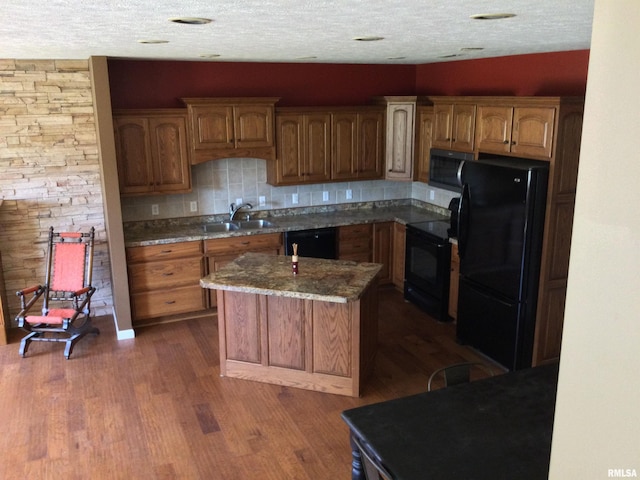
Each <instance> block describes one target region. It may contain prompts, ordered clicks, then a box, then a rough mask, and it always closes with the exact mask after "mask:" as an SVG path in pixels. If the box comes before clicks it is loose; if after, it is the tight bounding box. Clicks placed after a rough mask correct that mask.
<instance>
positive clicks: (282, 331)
mask: <svg viewBox="0 0 640 480" xmlns="http://www.w3.org/2000/svg"><path fill="white" fill-rule="evenodd" d="M380 269H381V265H379V264H375V263H356V262H349V261H337V260H324V259H317V258H307V257H302V256H301V257H299V273H298V274H297V275H293V273H292V266H291V257H285V256H276V255H267V254H258V253H247V254H244V255H242V256H240V257H238V258H237V259H235V260H234V261H232V262H231V263H229V264H228V265H226V266H225V267H223V268H221V269H220V270H218V271H216V272H213V273H211V274H210V275H208V276H207V277H205V278H203V279H201V280H200V285H201V286H202V287H204V288H210V289H216V290H217V300H218V331H219V342H220V375H222V376H227V377H235V378H242V379H246V380H254V381H259V382H266V383H272V384H276V385H285V386H290V387H296V388H303V389H308V390H315V391H320V392H326V393H334V394H341V395H348V396H359V395H360V393H361V387H362V383H363V381H364V379H365V378H366V376H367V375H368V374H369V373H370V372H371V370H372V368H373V361H374V357H375V352H376V346H377V341H378V338H377V337H378V324H377V321H378V319H377V312H378V309H377V301H378V299H377V280H376V275H377V274H378V272H379V271H380Z"/></svg>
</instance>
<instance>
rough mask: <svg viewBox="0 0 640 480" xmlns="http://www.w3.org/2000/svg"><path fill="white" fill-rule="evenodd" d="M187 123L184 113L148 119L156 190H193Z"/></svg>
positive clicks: (170, 191) (174, 191)
mask: <svg viewBox="0 0 640 480" xmlns="http://www.w3.org/2000/svg"><path fill="white" fill-rule="evenodd" d="M186 123H187V121H186V117H181V116H175V117H169V116H166V117H165V116H162V117H151V118H149V132H150V137H151V158H152V159H153V167H154V168H153V170H154V183H155V190H156V191H162V192H167V193H176V192H185V191H189V190H190V189H191V168H190V164H189V158H188V151H187V125H186Z"/></svg>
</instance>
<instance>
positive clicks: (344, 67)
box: [108, 59, 416, 108]
mask: <svg viewBox="0 0 640 480" xmlns="http://www.w3.org/2000/svg"><path fill="white" fill-rule="evenodd" d="M108 66H109V83H110V86H111V102H112V105H113V108H161V107H180V106H184V105H183V104H182V103H181V102H180V100H179V99H180V98H181V97H281V100H280V102H278V106H295V105H298V106H310V105H325V106H326V105H362V104H366V103H369V102H370V101H371V97H373V96H376V95H413V91H414V90H415V79H416V67H415V65H351V64H309V63H306V64H304V63H300V64H287V63H218V62H175V61H133V60H114V59H112V60H109V62H108Z"/></svg>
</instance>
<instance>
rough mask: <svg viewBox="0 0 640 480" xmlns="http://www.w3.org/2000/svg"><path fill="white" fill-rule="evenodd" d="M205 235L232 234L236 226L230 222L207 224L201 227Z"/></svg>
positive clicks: (236, 228)
mask: <svg viewBox="0 0 640 480" xmlns="http://www.w3.org/2000/svg"><path fill="white" fill-rule="evenodd" d="M202 228H203V229H204V231H205V232H207V233H219V232H232V231H234V230H238V228H239V227H238V225H236V224H235V223H230V222H220V223H208V224H206V225H204V226H203V227H202Z"/></svg>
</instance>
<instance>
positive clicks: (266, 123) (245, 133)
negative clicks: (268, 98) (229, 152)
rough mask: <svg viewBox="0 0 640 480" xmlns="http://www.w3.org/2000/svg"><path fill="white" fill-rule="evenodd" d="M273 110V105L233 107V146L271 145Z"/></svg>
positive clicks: (256, 146) (257, 146)
mask: <svg viewBox="0 0 640 480" xmlns="http://www.w3.org/2000/svg"><path fill="white" fill-rule="evenodd" d="M273 110H274V109H273V105H236V106H235V107H234V136H235V138H234V142H235V147H236V148H260V147H272V146H273V137H274V135H273Z"/></svg>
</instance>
